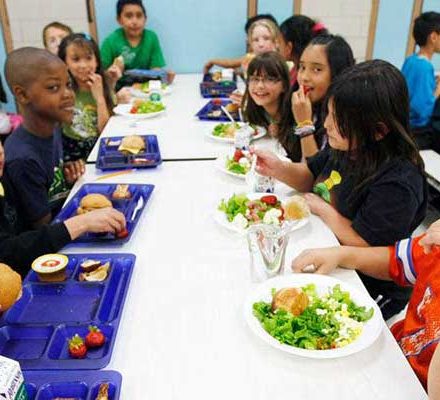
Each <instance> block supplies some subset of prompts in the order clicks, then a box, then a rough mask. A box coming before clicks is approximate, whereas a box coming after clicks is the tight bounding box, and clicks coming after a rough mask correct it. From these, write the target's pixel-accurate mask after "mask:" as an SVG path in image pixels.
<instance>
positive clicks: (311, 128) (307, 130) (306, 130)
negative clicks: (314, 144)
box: [294, 125, 315, 138]
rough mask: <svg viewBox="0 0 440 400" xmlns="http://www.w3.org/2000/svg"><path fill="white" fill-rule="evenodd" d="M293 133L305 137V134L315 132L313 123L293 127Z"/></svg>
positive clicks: (308, 134)
mask: <svg viewBox="0 0 440 400" xmlns="http://www.w3.org/2000/svg"><path fill="white" fill-rule="evenodd" d="M294 133H295V135H296V136H299V137H300V138H303V137H307V136H310V135H313V134H314V133H315V126H314V125H306V126H303V127H301V128H298V127H297V128H295V131H294Z"/></svg>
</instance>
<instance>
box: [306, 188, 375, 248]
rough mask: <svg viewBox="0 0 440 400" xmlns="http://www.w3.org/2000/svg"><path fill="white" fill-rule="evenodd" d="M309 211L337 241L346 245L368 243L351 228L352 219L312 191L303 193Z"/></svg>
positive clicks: (363, 245)
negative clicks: (322, 222) (326, 227)
mask: <svg viewBox="0 0 440 400" xmlns="http://www.w3.org/2000/svg"><path fill="white" fill-rule="evenodd" d="M304 197H305V199H306V200H307V204H308V205H309V207H310V211H311V212H312V213H313V214H315V215H318V216H319V217H320V218H321V219H322V220H323V221H324V222H325V224H326V225H327V226H328V227H329V228H330V229H331V230H332V232H333V233H334V234H335V236H336V237H337V238H338V240H339V242H340V243H341V244H343V245H346V246H362V247H366V246H369V244H368V243H367V242H366V241H365V240H364V239H363V238H362V237H361V236H360V235H359V234H358V233H357V232H356V231H355V230H354V229H353V228H352V226H351V225H352V221H351V220H349V219H348V218H345V217H344V216H342V215H341V214H340V213H339V212H338V211H337V210H336V209H335V208H334V207H333V206H332V205H331V204H329V203H327V202H326V201H324V200H323V199H322V198H321V197H319V196H317V195H316V194H313V193H307V194H305V195H304Z"/></svg>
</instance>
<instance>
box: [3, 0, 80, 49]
mask: <svg viewBox="0 0 440 400" xmlns="http://www.w3.org/2000/svg"><path fill="white" fill-rule="evenodd" d="M6 4H7V9H8V15H9V21H10V25H11V33H12V39H13V46H14V48H15V49H17V48H19V47H23V46H34V47H43V39H42V30H43V27H44V26H45V25H47V24H48V23H50V22H53V21H58V22H62V23H63V24H66V25H69V26H70V27H71V28H72V29H73V31H74V32H89V27H88V23H87V12H86V7H85V1H84V0H68V1H66V0H31V1H29V0H7V1H6Z"/></svg>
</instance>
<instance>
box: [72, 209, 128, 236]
mask: <svg viewBox="0 0 440 400" xmlns="http://www.w3.org/2000/svg"><path fill="white" fill-rule="evenodd" d="M80 217H82V218H83V223H84V225H85V227H86V231H87V232H93V233H104V232H111V233H117V232H121V231H122V230H124V229H125V224H126V222H125V216H124V214H122V213H121V212H120V211H118V210H115V209H114V208H112V207H107V208H101V209H99V210H94V211H91V212H88V213H86V214H83V215H81V216H80Z"/></svg>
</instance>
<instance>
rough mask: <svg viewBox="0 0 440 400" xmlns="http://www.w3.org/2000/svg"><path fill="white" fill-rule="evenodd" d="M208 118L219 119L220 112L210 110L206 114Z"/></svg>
mask: <svg viewBox="0 0 440 400" xmlns="http://www.w3.org/2000/svg"><path fill="white" fill-rule="evenodd" d="M207 115H208V117H212V118H219V117H221V116H222V110H212V111H209V112H208V114H207Z"/></svg>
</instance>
